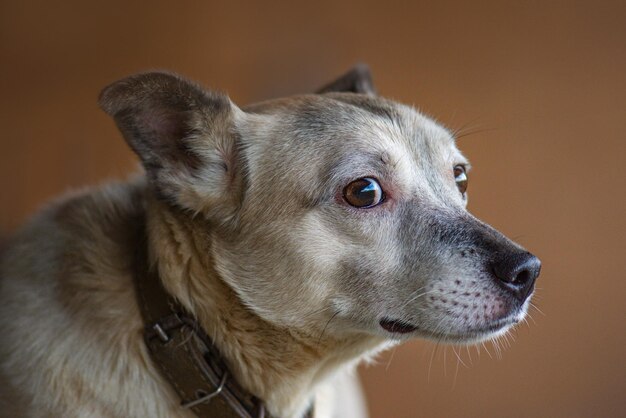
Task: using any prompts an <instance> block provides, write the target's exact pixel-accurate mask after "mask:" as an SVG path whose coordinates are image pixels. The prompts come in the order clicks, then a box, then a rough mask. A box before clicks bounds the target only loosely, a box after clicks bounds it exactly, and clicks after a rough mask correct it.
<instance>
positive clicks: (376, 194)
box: [343, 177, 384, 208]
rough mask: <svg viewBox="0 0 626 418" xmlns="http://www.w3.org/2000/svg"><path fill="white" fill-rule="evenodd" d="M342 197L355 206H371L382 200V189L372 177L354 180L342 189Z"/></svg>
mask: <svg viewBox="0 0 626 418" xmlns="http://www.w3.org/2000/svg"><path fill="white" fill-rule="evenodd" d="M343 197H344V199H346V202H348V203H349V204H350V205H351V206H354V207H355V208H371V207H374V206H376V205H378V204H379V203H381V202H382V201H383V198H384V195H383V189H382V188H381V187H380V184H378V182H377V181H376V180H374V179H372V178H369V177H363V178H362V179H358V180H354V181H353V182H352V183H350V184H348V185H347V186H346V188H345V189H343Z"/></svg>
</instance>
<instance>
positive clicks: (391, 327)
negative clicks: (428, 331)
mask: <svg viewBox="0 0 626 418" xmlns="http://www.w3.org/2000/svg"><path fill="white" fill-rule="evenodd" d="M378 323H379V324H380V326H381V327H382V328H383V329H384V330H385V331H389V332H391V333H394V334H408V333H409V332H413V331H415V330H417V326H415V325H413V324H411V323H409V322H406V321H403V320H400V319H393V318H388V317H385V318H383V319H381V320H380V321H379V322H378Z"/></svg>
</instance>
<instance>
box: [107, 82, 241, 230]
mask: <svg viewBox="0 0 626 418" xmlns="http://www.w3.org/2000/svg"><path fill="white" fill-rule="evenodd" d="M99 103H100V106H101V107H102V109H104V111H105V112H107V113H108V114H109V115H111V116H112V117H113V119H115V122H116V123H117V126H118V127H119V129H120V131H121V132H122V134H123V135H124V138H125V139H126V142H127V143H128V145H130V147H131V148H132V149H133V151H135V153H136V154H137V155H138V156H139V158H140V160H141V162H142V164H143V166H144V168H145V170H146V173H147V176H148V179H149V181H150V184H151V186H152V189H153V190H154V191H155V192H156V193H157V195H158V196H159V197H160V198H162V199H163V200H166V201H168V202H170V203H171V204H173V205H175V206H177V207H180V208H184V209H189V210H191V211H193V212H195V213H204V214H205V215H207V216H209V214H210V213H213V214H215V213H216V211H217V214H216V216H220V217H222V219H223V218H224V216H228V214H230V213H232V211H233V210H234V208H235V207H236V203H237V198H238V196H237V191H238V187H237V185H238V177H237V176H238V172H239V168H240V167H238V165H239V164H237V161H238V155H237V150H238V144H237V143H238V134H237V130H236V125H237V121H238V120H241V118H243V117H244V113H243V111H241V110H240V109H239V108H238V107H237V106H236V105H235V104H233V103H232V102H231V101H230V99H229V98H228V96H226V95H224V94H221V93H217V92H212V91H206V90H204V89H203V88H201V87H200V86H198V85H196V84H195V83H192V82H190V81H188V80H185V79H184V78H182V77H180V76H177V75H175V74H170V73H165V72H153V73H144V74H138V75H135V76H131V77H128V78H125V79H123V80H120V81H117V82H115V83H113V84H111V85H109V86H108V87H106V88H105V89H104V90H103V91H102V93H101V94H100V98H99ZM225 212H226V213H225ZM211 217H212V216H211Z"/></svg>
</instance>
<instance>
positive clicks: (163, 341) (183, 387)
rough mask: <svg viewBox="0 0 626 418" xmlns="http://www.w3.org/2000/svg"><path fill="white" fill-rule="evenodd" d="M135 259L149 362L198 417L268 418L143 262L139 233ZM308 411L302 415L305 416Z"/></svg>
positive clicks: (145, 258)
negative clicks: (150, 359) (150, 361)
mask: <svg viewBox="0 0 626 418" xmlns="http://www.w3.org/2000/svg"><path fill="white" fill-rule="evenodd" d="M142 235H143V237H142V239H141V242H140V243H139V244H138V248H137V253H136V260H135V274H134V282H135V290H136V294H137V301H138V303H139V308H140V311H141V315H142V317H143V321H144V324H145V328H144V340H145V343H146V346H147V347H148V351H149V353H150V356H151V358H152V361H153V362H154V364H156V366H157V368H158V369H159V370H160V371H161V373H162V375H163V377H164V378H165V380H167V381H168V382H169V384H170V385H171V386H172V388H173V389H174V391H175V392H176V393H177V394H178V396H179V397H180V399H181V408H188V409H190V410H192V411H193V412H194V413H195V414H196V415H197V416H198V417H199V418H272V417H271V416H270V415H269V413H267V412H266V410H265V406H264V405H263V402H261V400H260V399H258V398H256V397H255V396H253V395H252V394H250V393H249V392H247V391H246V390H244V389H243V388H241V386H239V384H238V383H237V382H236V381H235V379H234V378H233V377H232V374H231V373H230V372H229V370H228V368H227V367H226V364H225V363H224V361H223V360H222V358H221V356H220V354H219V351H218V350H217V348H216V347H215V345H214V344H213V342H212V340H211V338H210V337H209V336H208V335H207V334H206V333H205V332H204V330H203V329H202V328H201V327H200V325H199V324H198V322H197V321H196V320H195V318H193V317H192V316H191V315H189V314H188V313H187V312H186V311H185V310H184V309H183V307H182V306H180V304H178V303H177V302H176V301H175V300H174V298H172V297H171V296H170V295H169V294H168V293H167V292H166V290H165V289H164V288H163V285H162V282H161V279H160V277H159V274H158V272H157V269H156V267H152V268H151V266H150V265H149V262H148V255H147V239H146V237H145V231H144V232H143V233H142ZM311 416H312V411H311V410H309V412H308V414H307V415H306V417H311Z"/></svg>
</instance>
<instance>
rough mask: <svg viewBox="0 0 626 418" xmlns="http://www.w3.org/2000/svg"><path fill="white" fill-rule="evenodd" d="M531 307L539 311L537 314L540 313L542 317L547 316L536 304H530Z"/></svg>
mask: <svg viewBox="0 0 626 418" xmlns="http://www.w3.org/2000/svg"><path fill="white" fill-rule="evenodd" d="M529 303H530V306H532V307H533V308H535V309H536V310H537V312H539V313H540V314H541V315H543V316H546V314H545V313H543V311H542V310H541V309H539V307H538V306H537V305H535V304H534V303H532V302H530V301H529Z"/></svg>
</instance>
